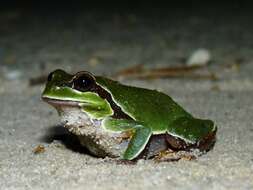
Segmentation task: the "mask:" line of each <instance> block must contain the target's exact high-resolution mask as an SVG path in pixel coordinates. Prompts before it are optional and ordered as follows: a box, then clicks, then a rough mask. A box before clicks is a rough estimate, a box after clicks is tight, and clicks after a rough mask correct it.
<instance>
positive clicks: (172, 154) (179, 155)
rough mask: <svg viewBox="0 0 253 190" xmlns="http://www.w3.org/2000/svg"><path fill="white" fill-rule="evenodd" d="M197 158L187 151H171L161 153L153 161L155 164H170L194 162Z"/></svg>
mask: <svg viewBox="0 0 253 190" xmlns="http://www.w3.org/2000/svg"><path fill="white" fill-rule="evenodd" d="M196 158H197V157H196V155H194V154H193V153H192V152H187V151H173V150H171V149H168V150H165V151H161V152H160V153H159V154H158V155H157V156H156V157H155V158H154V159H155V161H156V162H164V161H167V162H171V161H178V160H181V159H182V160H187V161H189V160H195V159H196Z"/></svg>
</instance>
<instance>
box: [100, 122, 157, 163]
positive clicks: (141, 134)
mask: <svg viewBox="0 0 253 190" xmlns="http://www.w3.org/2000/svg"><path fill="white" fill-rule="evenodd" d="M102 126H103V127H104V128H105V129H106V130H109V131H114V132H124V131H129V130H133V136H132V138H131V140H130V142H129V144H128V147H127V149H126V151H125V152H124V154H123V159H126V160H132V159H134V158H136V157H137V156H138V155H139V154H140V153H141V152H142V151H143V149H144V148H145V147H146V145H147V143H148V141H149V138H150V136H151V134H152V132H151V129H150V128H148V127H145V126H143V124H142V123H139V122H136V121H133V120H127V119H114V118H111V117H108V118H106V119H104V121H103V123H102Z"/></svg>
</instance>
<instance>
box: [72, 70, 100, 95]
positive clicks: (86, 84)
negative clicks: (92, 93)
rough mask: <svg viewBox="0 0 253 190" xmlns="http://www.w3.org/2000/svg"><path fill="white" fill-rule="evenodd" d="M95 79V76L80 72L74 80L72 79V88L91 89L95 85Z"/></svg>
mask: <svg viewBox="0 0 253 190" xmlns="http://www.w3.org/2000/svg"><path fill="white" fill-rule="evenodd" d="M94 83H95V81H94V79H93V77H91V76H89V75H87V74H80V75H77V76H76V77H75V78H74V79H73V81H72V88H74V89H76V90H78V91H82V92H85V91H87V90H89V89H91V88H92V87H93V85H94Z"/></svg>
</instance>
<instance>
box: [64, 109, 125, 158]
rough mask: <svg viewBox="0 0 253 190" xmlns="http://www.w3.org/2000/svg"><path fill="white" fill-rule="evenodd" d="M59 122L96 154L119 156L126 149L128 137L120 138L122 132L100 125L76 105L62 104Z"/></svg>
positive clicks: (99, 122) (99, 121) (98, 121)
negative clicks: (109, 130)
mask: <svg viewBox="0 0 253 190" xmlns="http://www.w3.org/2000/svg"><path fill="white" fill-rule="evenodd" d="M59 114H60V116H61V122H62V123H63V125H64V127H66V128H67V129H68V130H69V131H70V132H71V133H73V134H75V135H77V136H78V138H79V141H80V143H81V144H82V145H83V146H85V147H86V148H87V149H88V150H89V151H90V152H91V153H92V154H94V155H96V156H101V157H105V156H110V157H119V156H120V155H122V153H123V152H124V151H125V150H126V148H127V146H128V143H129V139H124V140H123V139H121V138H120V137H121V136H122V135H123V134H122V133H113V132H108V131H106V130H104V129H103V128H102V127H101V121H102V120H97V119H91V118H90V117H89V116H88V115H87V114H86V113H85V112H82V111H81V110H80V109H78V108H77V107H73V106H64V107H61V109H59Z"/></svg>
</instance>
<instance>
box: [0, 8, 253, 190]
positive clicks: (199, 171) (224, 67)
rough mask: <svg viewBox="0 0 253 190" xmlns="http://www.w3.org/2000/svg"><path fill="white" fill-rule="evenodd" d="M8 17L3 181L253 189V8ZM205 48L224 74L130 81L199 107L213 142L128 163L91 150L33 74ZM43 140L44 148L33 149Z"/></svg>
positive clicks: (8, 184) (174, 60)
mask: <svg viewBox="0 0 253 190" xmlns="http://www.w3.org/2000/svg"><path fill="white" fill-rule="evenodd" d="M0 16H1V17H0V18H3V19H0V22H1V26H2V27H1V31H0V32H1V37H0V69H1V70H0V71H1V77H0V108H1V111H0V187H1V189H48V190H50V189H75V190H78V189H91V190H92V189H122V190H123V189H132V190H135V189H136V190H137V189H154V188H156V189H159V190H164V189H182V190H183V189H195V190H197V189H231V190H232V189H253V145H252V142H253V125H252V121H253V119H252V112H253V101H252V97H253V75H252V72H253V56H252V55H253V43H252V41H253V38H252V32H253V28H252V24H251V26H250V23H251V20H250V18H249V17H247V16H242V15H239V16H238V15H237V16H234V17H231V15H225V16H224V15H223V16H222V17H211V18H209V17H208V15H206V16H204V17H198V16H192V15H186V16H185V15H180V14H179V13H171V14H170V15H169V16H167V17H166V18H164V17H157V18H156V19H157V20H159V22H157V21H156V20H155V21H154V20H150V19H146V17H145V16H144V17H143V16H138V14H137V15H135V14H125V15H117V14H115V15H113V16H108V17H103V16H99V15H96V14H95V13H89V14H83V15H82V14H81V13H79V14H77V15H74V16H73V17H71V19H64V18H62V17H61V16H59V15H58V16H57V15H56V16H55V17H53V19H52V18H50V17H47V16H45V15H44V16H41V17H40V16H38V15H37V16H36V15H35V16H33V17H28V16H27V15H26V14H24V15H23V13H22V12H19V11H15V12H7V13H4V14H2V15H0ZM28 18H29V19H28ZM175 18H176V19H175ZM221 18H222V19H221ZM238 26H240V27H238ZM197 48H207V49H209V50H210V52H211V54H212V62H211V64H210V70H211V71H212V72H214V73H216V74H217V76H218V77H219V80H217V81H210V80H187V79H157V80H132V79H128V80H123V81H122V82H124V83H127V84H131V85H136V86H142V87H146V88H151V89H154V88H156V89H158V90H161V91H164V92H165V93H167V94H169V95H171V96H172V97H173V98H174V99H175V100H177V101H178V102H179V103H180V104H181V105H183V107H185V108H186V109H187V110H188V111H190V112H191V113H193V114H194V115H195V116H198V117H206V118H210V119H212V120H214V121H215V122H216V123H217V125H218V133H217V143H216V145H215V147H214V149H213V150H211V151H210V152H209V153H207V154H206V155H204V156H202V157H200V158H198V159H197V160H195V161H184V160H182V161H178V162H166V163H159V164H158V163H154V162H153V161H152V160H148V161H146V160H140V161H138V162H137V164H135V165H124V164H117V163H115V162H112V161H108V159H101V158H95V157H92V156H90V155H88V154H87V152H86V151H85V150H83V149H81V148H80V146H79V145H78V143H77V141H76V139H75V138H74V137H73V136H72V135H70V134H69V133H68V132H67V131H66V130H64V128H63V127H61V126H59V125H58V124H59V123H58V122H59V118H58V116H57V113H56V111H55V110H53V109H52V108H51V107H49V106H48V105H47V104H45V103H43V102H42V101H41V99H40V94H41V91H42V89H43V85H37V86H33V87H31V86H29V83H28V80H29V78H30V77H37V76H40V75H41V74H45V73H48V72H50V71H51V70H54V69H55V68H62V69H65V70H67V71H69V72H74V71H78V70H89V71H92V72H94V73H97V74H105V75H110V74H112V73H114V72H116V71H117V70H118V69H121V68H125V67H127V66H129V65H134V64H139V63H145V66H147V67H159V66H168V65H173V64H178V63H179V62H180V61H181V62H182V60H184V59H185V58H187V57H188V56H189V54H190V53H191V52H192V51H194V50H195V49H197ZM38 145H43V146H44V147H45V152H41V153H38V154H34V152H33V150H34V149H35V147H37V146H38Z"/></svg>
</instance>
